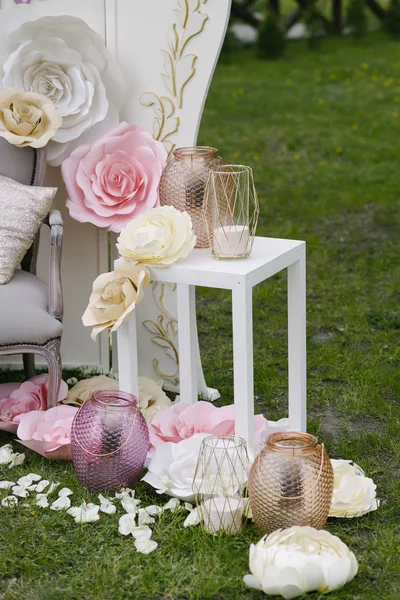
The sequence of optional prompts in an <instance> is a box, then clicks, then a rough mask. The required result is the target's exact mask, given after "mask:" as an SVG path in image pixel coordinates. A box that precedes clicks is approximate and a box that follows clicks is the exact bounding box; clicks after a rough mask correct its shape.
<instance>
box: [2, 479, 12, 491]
mask: <svg viewBox="0 0 400 600" xmlns="http://www.w3.org/2000/svg"><path fill="white" fill-rule="evenodd" d="M13 485H15V482H14V481H0V490H9V489H10V488H11V487H12V486H13Z"/></svg>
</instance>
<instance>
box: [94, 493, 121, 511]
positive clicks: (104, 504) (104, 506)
mask: <svg viewBox="0 0 400 600" xmlns="http://www.w3.org/2000/svg"><path fill="white" fill-rule="evenodd" d="M98 498H99V500H100V510H101V512H103V513H106V514H107V515H113V514H114V513H115V512H116V511H117V507H116V506H114V504H113V503H112V502H110V500H108V498H106V497H105V496H103V495H102V494H99V496H98Z"/></svg>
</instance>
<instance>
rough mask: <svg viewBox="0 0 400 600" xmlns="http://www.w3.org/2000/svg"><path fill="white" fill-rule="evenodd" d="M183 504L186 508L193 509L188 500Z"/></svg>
mask: <svg viewBox="0 0 400 600" xmlns="http://www.w3.org/2000/svg"><path fill="white" fill-rule="evenodd" d="M184 506H185V508H186V510H189V511H190V510H193V504H190V502H185V504H184Z"/></svg>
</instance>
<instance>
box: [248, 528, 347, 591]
mask: <svg viewBox="0 0 400 600" xmlns="http://www.w3.org/2000/svg"><path fill="white" fill-rule="evenodd" d="M249 567H250V571H251V573H252V575H246V576H245V577H244V579H243V580H244V583H245V584H246V585H247V586H249V587H251V588H254V589H256V590H261V591H263V592H264V593H265V594H267V595H269V596H283V598H285V599H286V600H289V599H290V598H297V597H298V596H301V595H303V594H304V593H306V592H312V591H316V590H318V591H319V592H329V591H332V590H336V589H338V588H341V587H342V586H343V585H345V583H348V582H349V581H351V580H352V579H353V578H354V577H355V575H356V574H357V571H358V563H357V559H356V557H355V556H354V554H353V552H351V551H350V550H349V548H348V547H347V546H346V544H344V543H343V542H342V541H341V540H340V539H339V538H338V537H336V536H335V535H332V534H330V533H328V532H327V531H318V530H317V529H314V528H313V527H299V526H294V527H290V528H289V529H280V530H278V531H275V532H274V533H271V534H270V535H265V536H264V537H263V538H261V540H260V541H259V542H258V543H257V544H252V545H251V546H250V557H249Z"/></svg>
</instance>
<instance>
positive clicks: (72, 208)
mask: <svg viewBox="0 0 400 600" xmlns="http://www.w3.org/2000/svg"><path fill="white" fill-rule="evenodd" d="M166 160H167V151H166V149H165V146H164V144H162V143H161V142H158V141H156V140H155V139H154V138H153V136H152V135H151V134H150V133H149V132H148V131H145V130H144V129H141V128H140V127H135V126H133V125H128V123H120V124H119V125H117V126H116V127H114V128H113V129H112V130H111V131H109V132H108V133H106V134H105V135H103V136H102V137H100V138H99V139H98V140H96V141H95V142H94V143H93V144H90V145H83V146H80V147H79V148H77V149H76V150H75V151H74V152H72V154H71V156H70V157H69V158H68V159H67V160H65V161H64V163H63V165H62V176H63V179H64V181H65V185H66V187H67V192H68V200H67V207H68V209H69V212H70V215H71V217H72V218H73V219H76V220H77V221H79V222H81V223H93V224H94V225H96V226H97V227H102V228H106V229H107V230H108V231H116V232H120V231H121V230H122V229H123V228H124V227H125V226H126V225H127V224H128V223H129V221H131V220H132V219H134V218H135V217H137V216H138V215H141V214H143V213H145V212H147V211H148V210H150V209H151V208H154V207H155V206H158V204H159V201H158V186H159V183H160V178H161V174H162V172H163V169H164V167H165V164H166Z"/></svg>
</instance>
